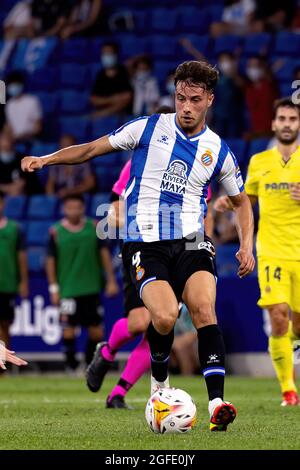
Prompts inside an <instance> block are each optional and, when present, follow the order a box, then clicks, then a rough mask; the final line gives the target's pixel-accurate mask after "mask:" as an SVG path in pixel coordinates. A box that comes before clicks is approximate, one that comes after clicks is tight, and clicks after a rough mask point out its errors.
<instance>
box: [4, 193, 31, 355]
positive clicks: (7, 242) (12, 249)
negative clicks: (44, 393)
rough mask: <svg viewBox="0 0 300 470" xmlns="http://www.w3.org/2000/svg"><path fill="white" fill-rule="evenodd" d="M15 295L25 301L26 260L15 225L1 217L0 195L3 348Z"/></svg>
mask: <svg viewBox="0 0 300 470" xmlns="http://www.w3.org/2000/svg"><path fill="white" fill-rule="evenodd" d="M17 294H19V295H20V296H21V297H22V298H25V297H28V269H27V257H26V252H25V246H24V241H23V239H22V235H21V231H20V229H19V227H18V225H17V224H16V223H15V222H14V221H12V220H8V219H7V218H6V217H5V216H4V193H3V192H1V191H0V340H1V341H3V342H4V343H5V345H6V346H7V347H9V339H10V338H9V328H10V325H11V324H12V323H13V321H14V313H15V312H14V307H15V298H16V295H17Z"/></svg>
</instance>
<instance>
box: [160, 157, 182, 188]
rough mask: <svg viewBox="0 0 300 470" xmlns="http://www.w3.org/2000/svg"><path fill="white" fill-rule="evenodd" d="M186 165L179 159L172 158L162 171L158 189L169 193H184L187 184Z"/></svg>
mask: <svg viewBox="0 0 300 470" xmlns="http://www.w3.org/2000/svg"><path fill="white" fill-rule="evenodd" d="M186 172H187V165H186V163H184V162H182V161H181V160H174V161H173V162H171V163H170V164H169V167H168V169H167V170H166V171H165V172H164V174H163V178H162V182H161V185H160V189H161V190H162V191H169V192H170V193H176V194H185V188H186V185H187V176H186Z"/></svg>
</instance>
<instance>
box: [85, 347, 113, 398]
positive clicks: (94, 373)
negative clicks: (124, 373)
mask: <svg viewBox="0 0 300 470" xmlns="http://www.w3.org/2000/svg"><path fill="white" fill-rule="evenodd" d="M106 345H107V342H102V343H98V344H97V346H96V349H95V352H94V357H93V359H92V362H91V363H90V365H89V366H88V368H87V370H86V384H87V386H88V388H89V389H90V391H91V392H98V390H100V387H101V385H102V382H103V379H104V377H105V375H106V373H107V371H108V370H109V368H110V367H111V365H112V362H111V361H107V360H106V359H104V358H103V357H102V355H101V349H102V348H103V347H104V346H106Z"/></svg>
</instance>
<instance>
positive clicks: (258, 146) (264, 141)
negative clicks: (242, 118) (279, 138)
mask: <svg viewBox="0 0 300 470" xmlns="http://www.w3.org/2000/svg"><path fill="white" fill-rule="evenodd" d="M269 142H270V139H268V138H261V139H254V140H252V141H251V142H250V145H249V157H252V155H255V154H256V153H259V152H263V151H264V150H267V147H268V145H269Z"/></svg>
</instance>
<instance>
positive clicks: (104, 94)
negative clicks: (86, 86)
mask: <svg viewBox="0 0 300 470" xmlns="http://www.w3.org/2000/svg"><path fill="white" fill-rule="evenodd" d="M101 64H102V70H101V71H100V72H99V73H98V75H97V77H96V80H95V83H94V87H93V90H92V95H91V103H92V105H93V106H94V108H95V110H96V111H95V113H94V114H93V117H100V116H109V115H112V114H116V113H126V114H130V113H131V112H132V98H133V93H132V87H131V84H130V79H129V75H128V72H127V70H126V68H125V67H124V66H123V65H121V64H120V62H119V47H118V45H117V44H116V43H111V42H110V43H106V44H104V45H103V46H102V48H101Z"/></svg>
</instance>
